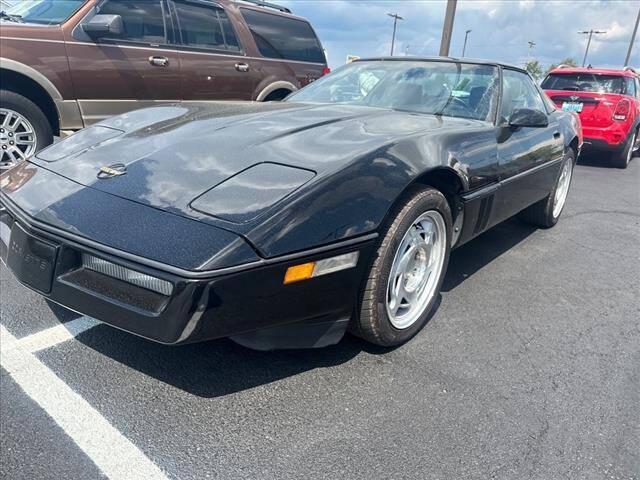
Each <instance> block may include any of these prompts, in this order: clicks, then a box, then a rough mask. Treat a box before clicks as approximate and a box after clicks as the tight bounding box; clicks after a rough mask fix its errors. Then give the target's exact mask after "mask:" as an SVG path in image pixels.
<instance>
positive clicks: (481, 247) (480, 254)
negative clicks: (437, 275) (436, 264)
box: [441, 218, 537, 292]
mask: <svg viewBox="0 0 640 480" xmlns="http://www.w3.org/2000/svg"><path fill="white" fill-rule="evenodd" d="M536 230H537V228H536V227H534V226H533V225H529V224H527V223H525V222H523V221H521V220H518V219H517V218H512V219H510V220H507V221H506V222H503V223H500V224H498V225H496V226H495V227H493V228H491V229H490V230H488V231H486V232H485V233H483V234H482V235H480V236H479V237H477V238H474V239H473V240H471V241H470V242H468V243H465V244H464V245H462V246H461V247H459V248H457V249H455V250H453V251H452V252H451V257H450V258H449V267H448V269H447V276H446V277H445V279H444V282H443V284H442V289H441V290H442V291H443V292H450V291H451V290H453V289H455V288H456V287H457V286H458V285H460V284H461V283H462V282H464V281H465V280H466V279H468V278H469V277H471V276H472V275H473V274H474V273H476V272H477V271H479V270H480V269H481V268H483V267H484V266H485V265H488V264H489V263H491V262H492V261H493V260H495V259H496V258H498V257H499V256H500V255H502V254H503V253H505V252H506V251H508V250H510V249H512V248H513V247H515V246H516V245H518V244H519V243H521V242H522V241H524V240H525V239H526V238H527V237H529V236H530V235H531V234H532V233H534V232H535V231H536Z"/></svg>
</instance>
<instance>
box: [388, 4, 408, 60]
mask: <svg viewBox="0 0 640 480" xmlns="http://www.w3.org/2000/svg"><path fill="white" fill-rule="evenodd" d="M387 15H389V16H390V17H391V18H393V36H392V37H391V56H392V57H393V46H394V44H395V43H396V25H397V24H398V20H404V18H402V17H401V16H400V15H398V14H397V13H387Z"/></svg>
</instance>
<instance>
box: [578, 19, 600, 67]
mask: <svg viewBox="0 0 640 480" xmlns="http://www.w3.org/2000/svg"><path fill="white" fill-rule="evenodd" d="M578 33H579V34H581V35H589V40H588V41H587V49H586V50H585V51H584V58H583V59H582V66H583V67H584V64H585V63H587V54H588V53H589V46H590V45H591V37H593V34H594V33H595V34H596V35H600V34H605V33H607V31H606V30H594V29H593V28H592V29H591V30H581V31H579V32H578Z"/></svg>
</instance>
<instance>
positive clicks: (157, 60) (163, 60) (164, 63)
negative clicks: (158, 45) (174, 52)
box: [149, 56, 169, 67]
mask: <svg viewBox="0 0 640 480" xmlns="http://www.w3.org/2000/svg"><path fill="white" fill-rule="evenodd" d="M149 63H150V64H151V65H153V66H154V67H168V66H169V59H168V58H167V57H155V56H151V57H149Z"/></svg>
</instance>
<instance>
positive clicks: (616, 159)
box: [612, 130, 640, 169]
mask: <svg viewBox="0 0 640 480" xmlns="http://www.w3.org/2000/svg"><path fill="white" fill-rule="evenodd" d="M639 144H640V138H639V137H638V130H635V131H633V132H631V133H630V134H629V138H628V139H627V142H626V144H625V147H624V149H623V150H622V151H621V152H617V153H614V154H613V159H612V163H613V166H614V167H617V168H623V169H624V168H627V167H628V166H629V162H631V158H632V157H633V155H634V153H636V152H637V151H638V148H639V147H640V145H639Z"/></svg>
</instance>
